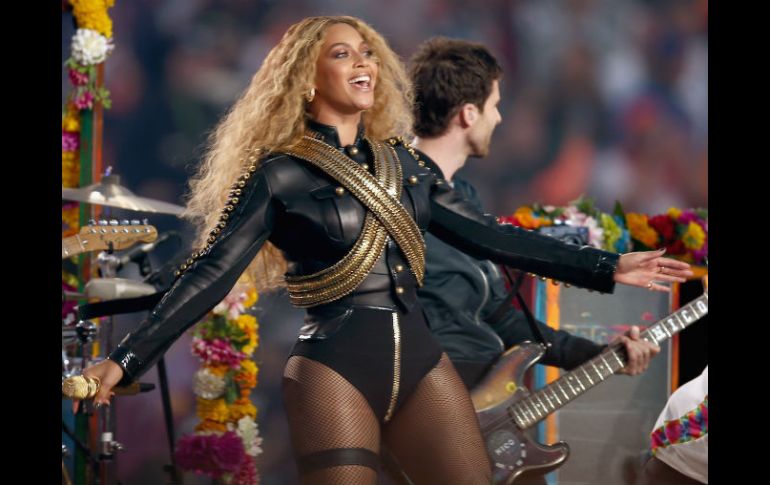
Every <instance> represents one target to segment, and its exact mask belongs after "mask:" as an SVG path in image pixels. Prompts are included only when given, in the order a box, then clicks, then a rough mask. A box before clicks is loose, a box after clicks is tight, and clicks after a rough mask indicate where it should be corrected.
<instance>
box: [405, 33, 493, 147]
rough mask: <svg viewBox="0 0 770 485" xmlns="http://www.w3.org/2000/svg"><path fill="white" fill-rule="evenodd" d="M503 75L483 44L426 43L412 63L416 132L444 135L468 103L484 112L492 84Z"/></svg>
mask: <svg viewBox="0 0 770 485" xmlns="http://www.w3.org/2000/svg"><path fill="white" fill-rule="evenodd" d="M502 72H503V70H502V68H501V67H500V64H498V62H497V59H495V56H493V55H492V53H491V52H489V50H488V49H487V48H486V47H484V46H483V45H482V44H478V43H476V42H468V41H465V40H458V39H449V38H446V37H433V38H431V39H428V40H427V41H425V42H423V43H422V44H421V45H420V46H419V47H418V49H417V52H416V53H415V54H414V55H413V56H412V59H411V60H410V62H409V75H410V76H411V78H412V82H413V83H414V92H415V104H414V108H413V109H414V132H415V133H416V134H417V136H422V137H433V136H438V135H441V134H442V133H444V131H446V129H447V127H448V126H449V120H450V119H451V118H452V117H453V116H454V115H455V114H457V112H458V111H459V110H460V107H461V106H462V105H464V104H465V103H473V104H475V105H476V106H478V107H479V109H481V110H483V109H484V102H485V101H486V100H487V98H488V97H489V95H490V93H491V92H492V83H493V82H494V81H495V80H497V79H500V76H501V75H502Z"/></svg>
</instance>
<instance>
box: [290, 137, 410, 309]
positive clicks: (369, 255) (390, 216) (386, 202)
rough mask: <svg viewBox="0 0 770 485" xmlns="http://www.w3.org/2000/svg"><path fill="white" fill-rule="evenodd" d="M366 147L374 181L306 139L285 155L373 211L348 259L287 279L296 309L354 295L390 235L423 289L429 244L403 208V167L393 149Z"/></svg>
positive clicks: (375, 145) (336, 154)
mask: <svg viewBox="0 0 770 485" xmlns="http://www.w3.org/2000/svg"><path fill="white" fill-rule="evenodd" d="M367 142H369V146H370V147H372V152H373V155H374V171H375V175H374V176H373V175H372V174H370V173H369V172H368V171H367V170H365V169H364V168H363V167H361V166H360V165H358V164H357V163H355V162H354V161H353V160H351V159H350V158H348V157H347V156H345V155H343V154H342V153H340V152H339V151H337V150H335V149H334V148H332V147H331V146H329V145H327V144H326V143H324V142H322V141H320V140H316V139H314V138H311V137H308V136H305V137H303V139H302V140H301V141H300V142H299V143H297V144H296V145H295V146H293V147H292V148H291V149H289V150H286V153H287V154H289V155H292V156H295V157H298V158H301V159H303V160H306V161H307V162H309V163H311V164H313V165H315V166H317V167H319V168H320V169H322V170H323V171H324V172H326V173H327V174H329V175H330V176H332V177H333V178H334V179H335V180H337V181H338V182H339V183H340V184H342V186H343V187H345V188H346V189H347V190H348V191H349V192H350V193H351V194H353V195H354V196H355V197H356V198H357V199H358V200H359V201H361V203H363V204H364V205H365V206H366V207H367V209H369V212H367V214H366V218H365V219H364V225H363V228H362V230H361V234H360V235H359V237H358V240H357V241H356V243H355V244H354V245H353V248H351V250H350V251H349V252H348V254H347V255H345V257H344V258H342V259H341V260H340V261H339V262H337V263H336V264H334V265H333V266H331V267H329V268H326V269H324V270H322V271H319V272H317V273H314V274H311V275H303V276H287V277H286V281H287V286H288V290H289V297H290V299H291V301H292V303H293V304H294V305H295V306H297V307H300V308H307V307H310V306H316V305H320V304H323V303H328V302H331V301H334V300H337V299H339V298H341V297H343V296H345V295H347V294H349V293H351V292H352V291H353V290H355V289H356V288H357V287H358V285H359V284H360V283H361V282H362V281H363V280H364V278H366V276H367V275H368V274H369V272H370V271H371V269H372V268H373V267H374V265H375V264H376V262H377V260H378V259H379V257H380V255H381V254H382V252H383V251H384V249H385V245H386V243H387V237H388V235H390V236H391V237H393V239H394V240H395V241H396V243H398V245H399V247H400V248H401V250H402V251H403V253H404V255H405V256H406V259H407V261H408V262H409V266H410V268H411V269H412V272H413V273H414V275H415V277H416V278H417V281H418V283H419V284H422V281H423V277H424V275H425V241H424V240H423V238H422V234H421V232H420V229H419V228H418V227H417V224H416V223H415V222H414V219H412V217H411V216H410V215H409V214H408V213H407V212H406V210H405V209H404V208H403V206H402V205H401V203H400V198H401V190H402V181H401V178H402V175H403V173H402V168H401V162H400V161H399V159H398V156H397V155H396V152H395V150H394V149H393V147H391V146H387V145H385V144H383V143H379V142H375V141H371V140H368V139H367ZM375 177H376V178H375Z"/></svg>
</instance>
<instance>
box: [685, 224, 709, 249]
mask: <svg viewBox="0 0 770 485" xmlns="http://www.w3.org/2000/svg"><path fill="white" fill-rule="evenodd" d="M705 241H706V233H705V232H703V228H702V227H700V224H698V223H697V222H695V221H690V224H688V226H687V231H686V232H685V233H684V236H682V242H684V246H685V247H686V248H687V249H692V250H697V249H700V248H702V247H703V243H704V242H705Z"/></svg>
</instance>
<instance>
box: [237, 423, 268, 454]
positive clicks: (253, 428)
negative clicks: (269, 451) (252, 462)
mask: <svg viewBox="0 0 770 485" xmlns="http://www.w3.org/2000/svg"><path fill="white" fill-rule="evenodd" d="M236 433H237V434H238V436H240V437H241V439H242V440H243V448H244V449H245V450H246V454H247V455H249V456H257V455H259V454H260V453H262V448H260V445H261V444H262V437H261V436H259V428H257V423H255V422H254V420H253V419H251V416H244V417H242V418H241V419H239V420H238V431H236Z"/></svg>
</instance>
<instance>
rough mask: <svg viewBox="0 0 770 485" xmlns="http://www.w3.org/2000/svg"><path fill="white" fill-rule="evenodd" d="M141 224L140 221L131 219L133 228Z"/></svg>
mask: <svg viewBox="0 0 770 485" xmlns="http://www.w3.org/2000/svg"><path fill="white" fill-rule="evenodd" d="M140 224H141V222H139V219H131V225H132V226H138V225H140Z"/></svg>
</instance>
